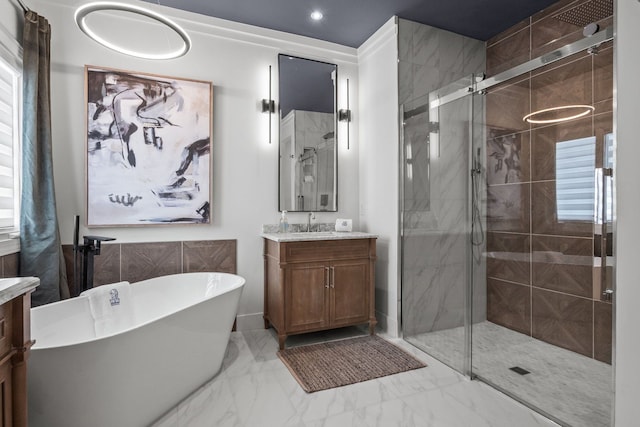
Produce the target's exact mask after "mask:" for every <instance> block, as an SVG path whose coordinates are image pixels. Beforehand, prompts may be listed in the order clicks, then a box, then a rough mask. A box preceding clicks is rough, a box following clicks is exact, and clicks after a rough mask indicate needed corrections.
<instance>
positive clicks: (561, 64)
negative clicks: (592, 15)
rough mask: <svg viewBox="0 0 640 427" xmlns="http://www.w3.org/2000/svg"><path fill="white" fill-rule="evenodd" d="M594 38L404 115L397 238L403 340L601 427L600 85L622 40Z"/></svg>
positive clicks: (604, 193) (605, 215)
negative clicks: (617, 41)
mask: <svg viewBox="0 0 640 427" xmlns="http://www.w3.org/2000/svg"><path fill="white" fill-rule="evenodd" d="M593 37H598V38H599V39H593V38H590V39H589V40H587V39H584V40H579V41H578V42H574V43H573V44H571V45H568V46H565V47H564V48H562V49H559V50H558V51H556V52H554V53H553V54H554V55H552V56H548V55H547V56H545V57H541V58H537V59H534V60H531V61H529V62H527V63H525V64H522V65H520V66H517V67H515V68H513V69H510V70H507V71H505V72H502V73H500V74H498V75H495V76H493V77H490V78H485V76H479V75H470V76H468V77H465V78H463V79H461V80H459V81H457V82H455V83H453V84H450V85H447V86H446V87H443V88H441V89H438V90H436V91H433V92H431V93H430V94H429V95H428V96H425V97H422V98H420V99H416V100H414V101H412V102H410V103H406V104H405V105H403V106H402V107H401V121H402V123H401V125H402V127H401V129H402V132H401V136H402V138H401V144H402V161H401V173H402V180H401V209H402V213H401V227H400V228H401V233H400V234H401V248H402V249H401V250H402V261H401V274H402V276H401V281H402V313H401V322H402V331H403V336H404V339H405V340H407V341H409V342H410V343H412V344H414V345H415V346H417V347H418V348H420V349H422V350H423V351H425V352H426V353H428V354H430V355H431V356H433V357H435V358H436V359H438V360H440V361H441V362H443V363H445V364H447V365H449V366H451V367H452V368H454V369H456V370H458V371H459V372H461V373H463V374H465V375H468V376H470V377H472V378H476V379H479V380H482V381H484V382H486V383H488V384H490V385H492V386H493V387H495V388H497V389H499V390H501V391H503V392H505V393H506V394H508V395H510V396H511V397H513V398H515V399H517V400H519V401H521V402H523V403H525V404H526V405H528V406H530V407H532V408H534V409H535V410H537V411H539V412H541V413H543V414H545V415H546V416H548V417H549V418H551V419H553V420H554V421H556V422H558V423H559V424H561V425H569V426H594V427H595V426H603V425H609V424H610V423H611V401H612V390H613V384H612V372H611V352H612V343H611V337H612V320H611V317H612V303H611V294H612V292H613V277H612V276H613V275H612V273H611V266H612V264H613V261H614V260H613V254H612V250H611V248H612V239H613V234H612V222H611V219H612V213H613V212H612V205H613V203H612V190H613V176H614V174H613V171H614V162H613V152H614V138H613V119H612V112H611V108H610V107H609V105H610V104H611V100H612V98H613V90H612V85H611V87H608V86H607V85H606V84H604V85H603V84H602V82H597V80H598V79H602V77H603V76H607V75H608V73H610V67H611V64H612V62H613V61H612V52H613V46H612V43H611V41H610V40H611V39H612V37H613V34H612V31H611V29H607V30H606V31H603V32H601V33H598V34H596V35H595V36H593ZM594 46H597V47H596V48H594ZM545 58H546V59H545ZM549 58H552V59H551V60H550V59H549ZM605 83H606V81H605ZM598 84H600V87H598ZM526 116H529V117H526Z"/></svg>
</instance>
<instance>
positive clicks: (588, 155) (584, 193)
mask: <svg viewBox="0 0 640 427" xmlns="http://www.w3.org/2000/svg"><path fill="white" fill-rule="evenodd" d="M595 167H596V138H595V137H593V136H592V137H588V138H580V139H574V140H571V141H562V142H558V143H557V144H556V210H557V216H558V220H559V221H589V222H591V221H594V213H595V195H596V189H595Z"/></svg>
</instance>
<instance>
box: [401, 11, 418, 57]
mask: <svg viewBox="0 0 640 427" xmlns="http://www.w3.org/2000/svg"><path fill="white" fill-rule="evenodd" d="M414 24H415V23H414V22H412V21H407V20H406V19H398V60H399V61H405V62H411V61H412V60H413V56H414V54H413V26H414Z"/></svg>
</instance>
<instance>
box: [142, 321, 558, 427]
mask: <svg viewBox="0 0 640 427" xmlns="http://www.w3.org/2000/svg"><path fill="white" fill-rule="evenodd" d="M365 333H366V332H365V331H364V330H363V329H362V328H345V329H342V330H337V331H334V332H324V333H318V334H306V335H300V336H295V337H290V338H289V339H288V340H287V346H294V345H307V344H310V343H315V342H319V341H327V340H334V339H344V338H348V337H350V336H357V335H363V334H365ZM381 336H382V337H383V338H386V339H388V340H390V341H392V342H393V343H394V344H396V345H398V346H399V347H401V348H403V349H404V350H405V351H407V352H409V353H410V354H412V355H414V356H415V357H416V358H418V359H420V360H422V361H424V362H425V363H427V364H428V366H427V367H426V368H421V369H416V370H413V371H409V372H403V373H400V374H396V375H390V376H387V377H382V378H378V379H375V380H371V381H366V382H362V383H358V384H353V385H348V386H344V387H338V388H334V389H330V390H324V391H320V392H316V393H306V392H305V391H304V390H302V388H301V387H300V386H299V384H298V383H297V382H296V380H295V379H294V378H293V376H292V375H291V373H290V372H289V370H288V369H287V368H286V367H285V366H284V364H283V363H282V362H281V361H280V360H279V359H278V357H277V355H276V352H277V349H278V341H277V336H276V335H275V334H274V333H273V331H272V330H253V331H243V332H233V333H232V334H231V338H230V341H229V346H228V348H227V354H226V357H225V359H224V361H223V367H222V369H221V371H220V373H219V374H218V375H217V376H216V377H215V378H213V379H212V380H210V381H209V382H207V383H206V384H205V385H203V386H202V387H201V388H200V389H198V390H196V391H195V392H194V393H193V394H191V395H190V396H189V397H187V398H186V399H185V400H184V401H182V402H180V403H179V404H178V405H177V406H176V407H175V408H174V409H173V410H171V411H170V412H168V413H167V414H166V415H165V416H164V417H163V418H161V419H160V420H158V421H157V422H156V423H154V424H153V425H152V427H210V426H211V427H213V426H215V427H218V426H233V427H236V426H238V427H256V426H270V427H271V426H278V427H280V426H284V427H289V426H290V427H348V426H363V427H364V426H366V427H372V426H384V427H389V426H405V427H413V426H415V427H423V426H424V427H428V426H434V427H475V426H479V427H485V426H491V427H494V426H496V427H501V426H505V427H507V426H514V425H517V426H519V427H542V426H552V425H555V424H553V423H552V422H550V421H549V420H547V419H546V418H544V417H542V416H541V415H539V414H537V413H535V412H533V411H531V410H530V409H528V408H526V407H524V406H523V405H521V404H519V403H518V402H516V401H514V400H512V399H510V398H509V397H507V396H505V395H503V394H501V393H500V392H498V391H496V390H494V389H492V388H490V387H488V386H486V385H485V384H482V383H479V382H477V381H470V380H469V379H467V378H465V377H464V376H462V375H460V374H459V373H457V372H456V371H454V370H452V369H451V368H449V367H447V366H446V365H444V364H442V363H441V362H439V361H438V360H436V359H434V358H432V357H431V356H429V355H427V354H425V353H423V352H422V351H421V350H419V349H418V348H416V347H415V346H413V345H411V344H409V343H408V342H406V341H404V340H401V339H397V338H396V339H394V338H390V337H386V336H384V335H381Z"/></svg>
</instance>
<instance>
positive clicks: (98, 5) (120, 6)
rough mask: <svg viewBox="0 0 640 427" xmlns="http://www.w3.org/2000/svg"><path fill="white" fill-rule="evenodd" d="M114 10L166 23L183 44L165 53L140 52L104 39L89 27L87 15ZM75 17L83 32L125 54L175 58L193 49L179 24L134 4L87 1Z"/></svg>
mask: <svg viewBox="0 0 640 427" xmlns="http://www.w3.org/2000/svg"><path fill="white" fill-rule="evenodd" d="M114 10H119V11H122V12H130V13H134V14H137V15H142V16H146V17H147V18H150V19H153V20H155V21H158V22H160V23H162V24H164V25H166V26H167V27H169V28H170V29H171V30H173V31H174V32H175V33H176V34H177V35H178V36H179V37H180V38H181V39H182V42H183V45H182V46H181V47H180V48H179V49H176V50H173V51H169V52H164V53H148V52H139V51H135V50H131V49H127V48H125V47H123V46H119V45H117V44H115V43H112V42H110V41H108V40H106V39H104V38H103V37H100V36H99V35H98V34H97V33H96V32H95V31H93V30H92V29H91V28H89V25H88V24H87V17H88V16H89V15H90V14H91V13H93V12H103V11H114ZM75 19H76V23H77V24H78V27H80V30H82V32H83V33H85V34H86V35H87V36H89V37H90V38H92V39H93V40H95V41H96V42H98V43H100V44H101V45H103V46H104V47H107V48H109V49H112V50H115V51H116V52H120V53H123V54H125V55H130V56H135V57H137V58H143V59H174V58H179V57H181V56H183V55H185V54H186V53H187V52H189V49H191V39H190V38H189V35H188V34H187V32H186V31H185V30H183V29H182V28H181V27H180V26H179V25H178V24H176V23H175V22H173V21H172V20H170V19H169V18H167V17H165V16H163V15H161V14H159V13H157V12H154V11H152V10H149V9H145V8H143V7H140V6H136V5H133V4H126V3H117V2H111V1H99V2H93V3H87V4H85V5H82V6H80V7H79V8H78V9H77V10H76V13H75Z"/></svg>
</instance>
